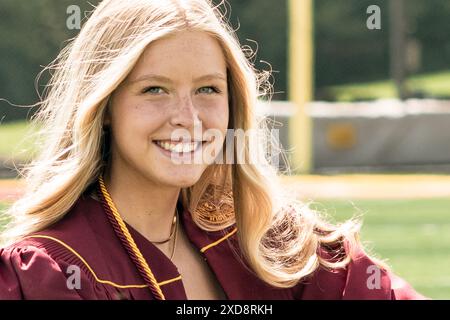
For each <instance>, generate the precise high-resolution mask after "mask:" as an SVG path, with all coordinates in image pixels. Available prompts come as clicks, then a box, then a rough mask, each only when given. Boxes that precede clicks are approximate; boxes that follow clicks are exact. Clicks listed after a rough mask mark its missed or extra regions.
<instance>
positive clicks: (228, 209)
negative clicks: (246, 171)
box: [194, 184, 235, 226]
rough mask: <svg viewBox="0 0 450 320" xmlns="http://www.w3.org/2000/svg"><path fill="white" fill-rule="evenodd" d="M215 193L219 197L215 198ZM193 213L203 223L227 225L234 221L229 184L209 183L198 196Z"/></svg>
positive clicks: (231, 192)
mask: <svg viewBox="0 0 450 320" xmlns="http://www.w3.org/2000/svg"><path fill="white" fill-rule="evenodd" d="M215 194H218V195H219V197H218V198H219V199H215ZM194 215H195V216H196V218H197V219H198V220H197V221H199V222H201V223H202V224H203V225H207V226H211V225H214V226H224V225H226V226H229V225H231V224H233V223H234V221H235V216H234V201H233V191H232V189H231V187H230V186H229V185H226V186H225V187H222V186H220V185H213V184H209V185H208V187H207V188H206V190H205V192H204V194H203V195H202V197H201V198H200V201H199V203H198V205H197V208H196V209H195V210H194Z"/></svg>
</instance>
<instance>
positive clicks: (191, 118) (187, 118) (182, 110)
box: [170, 95, 200, 128]
mask: <svg viewBox="0 0 450 320" xmlns="http://www.w3.org/2000/svg"><path fill="white" fill-rule="evenodd" d="M199 120H200V119H199V112H198V110H197V108H195V106H194V103H193V101H192V98H191V97H190V96H189V95H185V96H183V97H182V98H180V99H179V100H178V101H177V102H176V106H175V108H174V110H173V113H172V117H171V119H170V123H171V125H172V126H174V127H184V128H191V127H194V126H195V125H196V124H197V123H198V122H199Z"/></svg>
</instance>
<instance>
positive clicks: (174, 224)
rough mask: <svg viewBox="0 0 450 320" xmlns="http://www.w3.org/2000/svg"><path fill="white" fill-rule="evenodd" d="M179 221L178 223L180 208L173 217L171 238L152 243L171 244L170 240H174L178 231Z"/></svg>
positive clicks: (176, 209)
mask: <svg viewBox="0 0 450 320" xmlns="http://www.w3.org/2000/svg"><path fill="white" fill-rule="evenodd" d="M177 221H178V208H175V214H174V215H173V219H172V226H171V227H170V235H169V237H168V238H167V239H165V240H159V241H150V242H151V243H154V244H163V243H166V242H169V241H170V240H172V238H173V236H174V235H175V232H176V229H177V225H178V224H177Z"/></svg>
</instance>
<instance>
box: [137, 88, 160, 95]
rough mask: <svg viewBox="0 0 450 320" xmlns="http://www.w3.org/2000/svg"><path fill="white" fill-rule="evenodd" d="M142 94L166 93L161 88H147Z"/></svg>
mask: <svg viewBox="0 0 450 320" xmlns="http://www.w3.org/2000/svg"><path fill="white" fill-rule="evenodd" d="M142 93H150V94H161V93H164V90H163V88H161V87H147V88H145V89H144V90H142Z"/></svg>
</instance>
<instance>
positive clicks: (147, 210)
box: [104, 167, 181, 241]
mask: <svg viewBox="0 0 450 320" xmlns="http://www.w3.org/2000/svg"><path fill="white" fill-rule="evenodd" d="M104 178H105V184H106V188H107V189H108V192H109V193H110V195H111V197H112V199H113V201H114V204H115V205H116V207H117V210H118V211H119V214H120V216H121V217H122V219H123V220H125V222H127V223H128V224H129V225H130V226H132V227H133V228H134V229H135V230H136V231H138V232H139V233H140V234H142V235H143V236H144V237H146V238H147V239H148V240H150V241H158V240H161V239H165V238H167V237H168V236H169V235H170V231H171V226H172V221H173V216H174V214H175V210H176V204H177V201H178V196H179V194H180V188H177V187H170V186H161V185H157V184H155V183H153V182H152V181H150V180H149V179H146V178H145V177H143V176H142V175H139V174H137V173H136V172H130V171H126V170H115V169H114V167H112V168H111V169H110V170H107V171H106V173H105V177H104ZM180 214H181V212H180Z"/></svg>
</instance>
